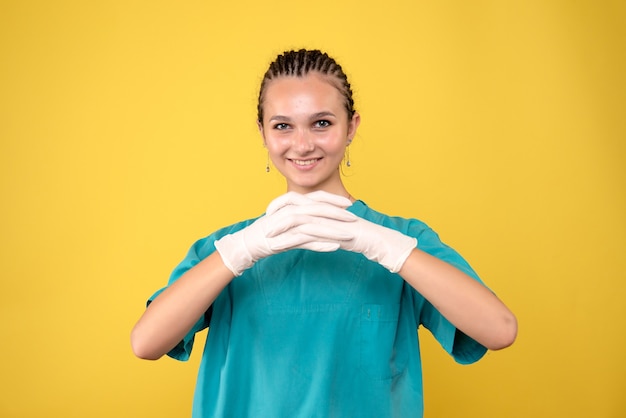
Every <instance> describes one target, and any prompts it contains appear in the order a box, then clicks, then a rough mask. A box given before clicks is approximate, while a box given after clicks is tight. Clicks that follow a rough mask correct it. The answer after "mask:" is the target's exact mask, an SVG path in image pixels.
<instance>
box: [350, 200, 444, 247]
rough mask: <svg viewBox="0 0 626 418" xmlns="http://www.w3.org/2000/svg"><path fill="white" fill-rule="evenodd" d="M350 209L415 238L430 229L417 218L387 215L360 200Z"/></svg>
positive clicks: (363, 216)
mask: <svg viewBox="0 0 626 418" xmlns="http://www.w3.org/2000/svg"><path fill="white" fill-rule="evenodd" d="M350 209H351V211H352V212H353V213H354V214H355V215H358V216H360V217H362V218H363V219H367V220H368V221H370V222H374V223H376V224H378V225H382V226H385V227H387V228H391V229H395V230H396V231H399V232H402V233H403V234H405V235H409V236H413V237H415V238H419V235H422V234H423V233H424V232H428V231H432V229H431V228H430V227H429V226H428V225H426V224H425V223H424V222H422V221H421V220H419V219H415V218H404V217H400V216H392V215H387V214H385V213H382V212H378V211H377V210H374V209H372V208H370V207H369V206H367V204H366V203H365V202H363V201H361V200H357V201H356V202H354V204H353V205H352V207H351V208H350Z"/></svg>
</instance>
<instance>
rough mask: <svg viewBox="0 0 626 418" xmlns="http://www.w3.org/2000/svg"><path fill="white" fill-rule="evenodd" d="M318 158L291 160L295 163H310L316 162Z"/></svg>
mask: <svg viewBox="0 0 626 418" xmlns="http://www.w3.org/2000/svg"><path fill="white" fill-rule="evenodd" d="M318 160H319V158H316V159H315V160H292V161H293V162H294V164H296V165H311V164H314V163H316V162H317V161H318Z"/></svg>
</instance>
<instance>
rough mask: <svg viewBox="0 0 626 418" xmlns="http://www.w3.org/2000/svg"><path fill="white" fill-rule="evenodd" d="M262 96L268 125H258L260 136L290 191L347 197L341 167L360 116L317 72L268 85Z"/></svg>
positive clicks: (262, 122)
mask: <svg viewBox="0 0 626 418" xmlns="http://www.w3.org/2000/svg"><path fill="white" fill-rule="evenodd" d="M264 96H265V99H264V102H265V104H264V114H265V116H264V118H265V120H260V121H259V130H260V131H261V135H262V136H263V142H264V144H265V146H266V147H267V150H268V152H269V155H270V158H271V159H272V162H273V163H274V166H276V168H277V169H278V170H279V171H280V172H281V174H282V175H283V176H284V177H285V179H286V180H287V189H288V190H290V191H295V192H298V193H308V192H312V191H315V190H318V189H322V190H326V191H328V192H330V193H333V194H337V195H341V196H346V197H348V196H349V194H348V192H347V190H346V189H345V187H344V186H343V183H342V182H341V176H340V173H339V166H340V164H341V161H342V160H343V157H344V154H345V150H346V147H347V146H348V145H349V144H350V142H351V141H352V138H354V135H355V133H356V130H357V128H358V126H359V122H360V116H359V114H358V113H353V114H352V116H351V117H350V116H349V115H348V112H347V111H346V109H345V108H344V107H343V106H342V103H341V102H342V98H341V93H340V92H339V91H338V90H337V89H336V88H335V87H334V86H333V85H332V84H330V83H329V82H328V81H327V80H326V79H325V77H324V76H322V75H320V74H317V73H315V72H313V73H311V74H307V75H305V76H300V77H297V76H291V77H281V78H278V79H275V80H273V81H272V82H270V83H269V84H267V85H266V92H265V95H264Z"/></svg>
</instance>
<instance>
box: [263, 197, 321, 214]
mask: <svg viewBox="0 0 626 418" xmlns="http://www.w3.org/2000/svg"><path fill="white" fill-rule="evenodd" d="M311 202H312V200H311V199H309V198H307V197H306V196H304V195H303V194H300V193H296V192H287V193H285V194H283V195H280V196H278V197H277V198H276V199H274V200H272V201H271V202H270V204H269V205H268V206H267V209H266V210H265V214H266V215H271V214H273V213H276V212H277V211H278V210H280V209H282V208H284V207H285V206H288V205H306V204H309V203H311Z"/></svg>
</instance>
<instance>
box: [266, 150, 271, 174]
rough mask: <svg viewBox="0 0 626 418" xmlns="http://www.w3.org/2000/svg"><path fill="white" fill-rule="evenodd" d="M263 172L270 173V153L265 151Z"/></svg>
mask: <svg viewBox="0 0 626 418" xmlns="http://www.w3.org/2000/svg"><path fill="white" fill-rule="evenodd" d="M265 172H266V173H269V172H270V152H269V151H267V162H266V163H265Z"/></svg>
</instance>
